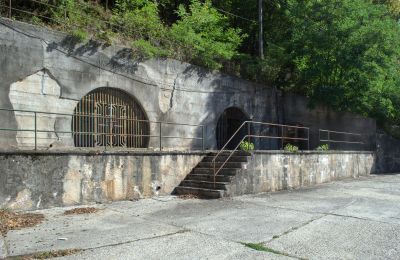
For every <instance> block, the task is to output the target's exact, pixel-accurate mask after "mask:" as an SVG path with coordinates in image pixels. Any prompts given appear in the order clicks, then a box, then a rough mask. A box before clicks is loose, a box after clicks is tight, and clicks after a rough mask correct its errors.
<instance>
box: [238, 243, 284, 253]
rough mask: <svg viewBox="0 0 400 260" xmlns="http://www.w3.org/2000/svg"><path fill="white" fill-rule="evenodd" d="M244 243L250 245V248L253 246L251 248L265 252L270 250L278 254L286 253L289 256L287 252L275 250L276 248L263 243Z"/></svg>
mask: <svg viewBox="0 0 400 260" xmlns="http://www.w3.org/2000/svg"><path fill="white" fill-rule="evenodd" d="M242 244H243V245H245V246H247V247H249V248H251V249H254V250H257V251H264V252H269V253H273V254H277V255H284V256H287V254H286V253H284V252H279V251H277V250H274V249H272V248H269V247H266V246H265V245H264V244H262V243H242Z"/></svg>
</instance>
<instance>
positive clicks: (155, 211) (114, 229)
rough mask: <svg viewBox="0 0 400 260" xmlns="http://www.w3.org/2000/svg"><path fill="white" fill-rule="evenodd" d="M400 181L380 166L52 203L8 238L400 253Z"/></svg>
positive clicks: (27, 245)
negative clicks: (304, 183) (82, 210)
mask: <svg viewBox="0 0 400 260" xmlns="http://www.w3.org/2000/svg"><path fill="white" fill-rule="evenodd" d="M399 184H400V175H386V176H385V175H384V176H382V175H381V176H376V175H372V176H369V177H361V178H360V179H357V180H344V181H337V182H333V183H329V184H323V185H319V186H316V187H312V188H303V189H300V190H295V191H284V192H277V193H265V194H260V195H246V196H241V197H235V198H233V199H221V200H211V201H203V200H180V199H177V198H174V197H161V198H158V199H144V200H139V201H136V202H115V203H112V204H108V205H98V206H97V207H100V208H102V210H101V211H99V212H97V213H95V214H91V215H82V216H64V215H62V213H63V211H64V210H66V208H54V209H47V210H41V211H39V212H41V213H44V214H45V216H46V219H47V220H46V221H45V222H43V223H42V224H40V225H39V226H37V227H34V228H28V229H24V230H19V231H10V232H9V233H8V234H7V237H6V241H7V244H8V246H9V249H10V253H11V255H20V254H24V253H32V252H37V251H49V250H57V249H65V248H80V249H84V251H83V252H80V253H78V254H76V255H71V256H68V257H65V259H171V258H173V259H175V258H176V259H274V258H277V259H280V257H284V256H282V254H284V255H289V256H290V257H293V258H302V259H398V256H399V254H400V244H399V242H398V241H399V239H400V237H399V236H400V185H399ZM68 209H69V208H68ZM58 238H66V239H67V240H58ZM240 242H254V243H263V244H264V245H265V246H266V247H268V248H271V249H274V250H275V251H278V252H280V253H278V254H271V253H267V252H259V251H254V250H251V249H249V248H246V247H244V246H243V245H242V244H241V243H240Z"/></svg>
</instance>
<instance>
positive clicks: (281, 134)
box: [281, 126, 283, 149]
mask: <svg viewBox="0 0 400 260" xmlns="http://www.w3.org/2000/svg"><path fill="white" fill-rule="evenodd" d="M281 149H283V126H281Z"/></svg>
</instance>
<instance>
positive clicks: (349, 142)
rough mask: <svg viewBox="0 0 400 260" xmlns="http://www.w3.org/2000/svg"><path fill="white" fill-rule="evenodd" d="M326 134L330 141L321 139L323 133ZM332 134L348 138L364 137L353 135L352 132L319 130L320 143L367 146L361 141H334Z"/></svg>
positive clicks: (357, 134)
mask: <svg viewBox="0 0 400 260" xmlns="http://www.w3.org/2000/svg"><path fill="white" fill-rule="evenodd" d="M322 132H325V133H327V136H328V139H321V133H322ZM331 133H333V134H341V135H347V136H358V137H362V134H359V133H352V132H342V131H332V130H327V129H319V131H318V136H319V142H320V143H321V142H327V143H344V144H365V143H364V142H361V141H344V140H332V139H331Z"/></svg>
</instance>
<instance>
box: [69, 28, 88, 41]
mask: <svg viewBox="0 0 400 260" xmlns="http://www.w3.org/2000/svg"><path fill="white" fill-rule="evenodd" d="M70 34H71V36H72V37H73V38H74V39H76V40H77V41H79V42H84V41H85V40H87V39H88V38H89V34H88V33H87V32H86V31H84V30H81V29H76V30H73V31H71V32H70Z"/></svg>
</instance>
